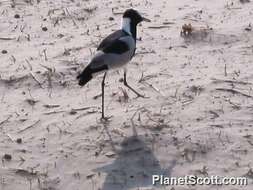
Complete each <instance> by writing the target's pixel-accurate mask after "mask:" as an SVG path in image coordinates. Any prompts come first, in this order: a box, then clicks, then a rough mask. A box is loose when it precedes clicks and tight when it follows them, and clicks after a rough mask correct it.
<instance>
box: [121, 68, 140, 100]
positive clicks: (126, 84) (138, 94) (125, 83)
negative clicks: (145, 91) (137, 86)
mask: <svg viewBox="0 0 253 190" xmlns="http://www.w3.org/2000/svg"><path fill="white" fill-rule="evenodd" d="M124 85H125V86H126V87H127V88H129V89H130V90H131V91H133V92H134V93H135V94H136V95H137V97H141V98H145V96H144V95H142V94H140V93H138V92H137V91H136V90H134V89H133V88H132V87H131V86H129V84H128V83H127V80H126V70H124Z"/></svg>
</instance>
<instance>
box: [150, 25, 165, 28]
mask: <svg viewBox="0 0 253 190" xmlns="http://www.w3.org/2000/svg"><path fill="white" fill-rule="evenodd" d="M148 28H150V29H161V28H170V26H166V25H161V26H149V27H148Z"/></svg>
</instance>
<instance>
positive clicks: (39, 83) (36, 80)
mask: <svg viewBox="0 0 253 190" xmlns="http://www.w3.org/2000/svg"><path fill="white" fill-rule="evenodd" d="M30 75H31V76H32V78H33V80H34V81H35V82H37V83H38V85H39V86H40V88H42V89H43V86H42V84H41V82H39V81H38V79H36V78H35V76H34V74H33V73H32V72H30Z"/></svg>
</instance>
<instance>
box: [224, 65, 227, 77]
mask: <svg viewBox="0 0 253 190" xmlns="http://www.w3.org/2000/svg"><path fill="white" fill-rule="evenodd" d="M224 75H225V77H226V76H227V75H228V73H227V64H225V67H224Z"/></svg>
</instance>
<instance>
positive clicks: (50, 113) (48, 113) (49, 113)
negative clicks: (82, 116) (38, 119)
mask: <svg viewBox="0 0 253 190" xmlns="http://www.w3.org/2000/svg"><path fill="white" fill-rule="evenodd" d="M63 112H66V111H63V110H61V111H51V112H47V113H43V114H44V115H52V114H57V113H63Z"/></svg>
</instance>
